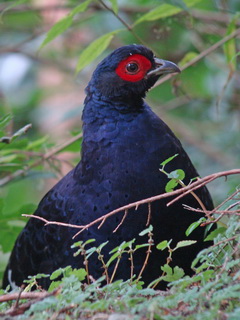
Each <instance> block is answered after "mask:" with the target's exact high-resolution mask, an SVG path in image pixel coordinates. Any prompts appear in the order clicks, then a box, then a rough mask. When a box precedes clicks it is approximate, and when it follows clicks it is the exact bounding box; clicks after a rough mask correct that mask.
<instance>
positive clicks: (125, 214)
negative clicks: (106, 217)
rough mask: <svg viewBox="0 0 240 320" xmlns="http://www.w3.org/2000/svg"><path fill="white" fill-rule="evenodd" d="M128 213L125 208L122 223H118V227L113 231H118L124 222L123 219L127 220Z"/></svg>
mask: <svg viewBox="0 0 240 320" xmlns="http://www.w3.org/2000/svg"><path fill="white" fill-rule="evenodd" d="M127 214H128V210H125V212H124V216H123V218H122V220H121V222H120V223H119V224H118V225H117V227H116V228H115V229H114V230H113V233H114V232H116V231H117V230H118V229H119V227H120V226H121V225H122V224H123V221H124V220H125V218H126V216H127Z"/></svg>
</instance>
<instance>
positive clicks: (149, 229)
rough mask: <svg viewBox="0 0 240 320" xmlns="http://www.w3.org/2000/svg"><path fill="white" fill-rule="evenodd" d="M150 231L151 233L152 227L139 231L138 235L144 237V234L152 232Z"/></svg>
mask: <svg viewBox="0 0 240 320" xmlns="http://www.w3.org/2000/svg"><path fill="white" fill-rule="evenodd" d="M152 231H153V226H152V225H150V226H149V227H148V228H147V229H145V230H143V231H141V232H140V233H139V235H140V236H144V235H145V234H147V233H149V232H152Z"/></svg>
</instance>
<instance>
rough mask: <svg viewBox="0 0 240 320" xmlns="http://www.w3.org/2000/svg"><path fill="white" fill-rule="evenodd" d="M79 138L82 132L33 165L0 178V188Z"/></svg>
mask: <svg viewBox="0 0 240 320" xmlns="http://www.w3.org/2000/svg"><path fill="white" fill-rule="evenodd" d="M80 138H82V132H81V133H79V134H78V135H76V136H75V137H72V138H71V139H69V140H68V141H66V142H64V143H63V144H61V145H59V146H57V147H55V148H53V149H52V150H50V151H48V152H47V153H45V155H43V157H42V158H41V159H39V160H37V161H35V162H34V163H33V164H31V165H29V166H28V167H26V168H24V169H21V170H17V171H15V172H14V173H12V174H10V175H8V176H6V177H4V178H2V179H1V180H0V186H4V185H6V184H7V183H9V182H10V181H12V180H13V179H16V178H18V177H20V176H25V175H26V173H27V172H28V171H29V170H30V169H32V168H35V167H37V166H39V165H40V164H42V163H43V162H44V161H46V160H48V159H50V158H51V157H53V156H54V155H55V154H56V153H58V152H60V151H61V150H63V149H65V148H66V147H67V146H69V145H71V144H72V143H73V142H75V141H77V140H79V139H80Z"/></svg>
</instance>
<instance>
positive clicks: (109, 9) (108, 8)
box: [98, 0, 147, 46]
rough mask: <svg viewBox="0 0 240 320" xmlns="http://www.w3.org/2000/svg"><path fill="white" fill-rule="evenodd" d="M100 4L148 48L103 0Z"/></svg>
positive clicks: (99, 0) (100, 0)
mask: <svg viewBox="0 0 240 320" xmlns="http://www.w3.org/2000/svg"><path fill="white" fill-rule="evenodd" d="M98 2H99V3H101V5H102V6H103V7H104V8H105V9H106V10H108V11H110V12H111V13H112V14H113V15H114V16H115V17H116V18H117V19H118V20H119V21H120V22H121V23H122V24H123V25H124V27H126V28H127V30H128V31H129V32H130V33H131V34H132V35H133V36H134V37H135V38H136V39H137V40H138V41H139V42H140V43H142V44H143V45H145V46H147V44H146V43H145V42H144V41H143V40H142V39H141V38H140V37H139V36H138V35H137V34H136V33H135V31H134V30H133V28H132V27H131V26H130V25H129V24H128V23H127V22H126V21H124V20H123V19H122V18H121V17H120V16H119V15H118V14H117V13H115V12H114V11H113V10H112V8H110V7H109V6H107V5H106V4H105V3H104V2H103V1H102V0H98Z"/></svg>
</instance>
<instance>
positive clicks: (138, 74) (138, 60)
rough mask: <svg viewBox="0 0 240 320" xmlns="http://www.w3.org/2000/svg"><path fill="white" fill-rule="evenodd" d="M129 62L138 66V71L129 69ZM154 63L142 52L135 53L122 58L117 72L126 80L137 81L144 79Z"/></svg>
mask: <svg viewBox="0 0 240 320" xmlns="http://www.w3.org/2000/svg"><path fill="white" fill-rule="evenodd" d="M129 64H136V65H137V66H138V68H137V70H136V71H128V70H127V67H128V66H129ZM151 67H152V63H151V62H150V61H149V60H148V59H147V58H146V57H144V56H142V55H141V54H133V55H132V56H129V57H127V58H126V59H124V60H122V61H121V62H120V63H119V65H118V66H117V69H116V74H117V75H118V76H119V77H120V78H121V79H123V80H125V81H130V82H137V81H140V80H142V79H143V78H144V77H145V75H146V73H147V72H148V71H149V70H150V69H151Z"/></svg>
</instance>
